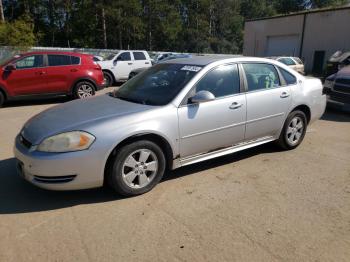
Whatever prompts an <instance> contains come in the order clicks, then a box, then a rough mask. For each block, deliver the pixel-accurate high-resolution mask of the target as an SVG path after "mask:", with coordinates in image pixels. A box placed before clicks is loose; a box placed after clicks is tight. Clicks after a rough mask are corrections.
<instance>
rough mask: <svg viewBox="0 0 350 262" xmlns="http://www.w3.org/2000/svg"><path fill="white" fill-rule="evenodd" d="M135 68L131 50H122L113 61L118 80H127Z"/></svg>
mask: <svg viewBox="0 0 350 262" xmlns="http://www.w3.org/2000/svg"><path fill="white" fill-rule="evenodd" d="M133 69H134V61H133V59H132V57H131V53H130V52H129V51H128V52H121V53H120V54H118V56H117V58H116V59H114V61H113V67H112V71H113V74H114V76H115V77H116V79H117V80H127V79H128V78H129V74H130V72H131V71H132V70H133Z"/></svg>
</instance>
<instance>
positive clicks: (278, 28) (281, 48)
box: [243, 6, 350, 73]
mask: <svg viewBox="0 0 350 262" xmlns="http://www.w3.org/2000/svg"><path fill="white" fill-rule="evenodd" d="M338 50H340V51H344V52H345V51H350V6H346V7H338V8H330V9H318V10H310V11H304V12H299V13H293V14H288V15H279V16H274V17H268V18H262V19H255V20H249V21H246V23H245V28H244V47H243V54H244V55H246V56H261V57H266V56H298V57H300V58H302V59H303V61H304V62H305V68H306V71H307V72H314V73H321V72H322V70H323V68H324V66H325V62H326V61H327V59H328V58H329V57H330V56H331V55H332V54H333V53H335V52H336V51H338Z"/></svg>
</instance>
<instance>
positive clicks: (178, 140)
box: [14, 57, 326, 196]
mask: <svg viewBox="0 0 350 262" xmlns="http://www.w3.org/2000/svg"><path fill="white" fill-rule="evenodd" d="M325 106H326V96H325V95H323V94H322V84H321V82H320V80H318V79H315V78H305V77H303V76H302V75H300V74H297V73H295V72H294V71H293V70H291V69H289V68H288V67H287V66H286V65H284V64H282V63H279V62H277V61H274V60H269V59H262V58H247V57H238V58H237V57H236V58H217V57H216V58H215V57H194V58H188V59H178V60H171V61H168V62H164V63H161V64H158V65H155V66H153V67H152V68H150V69H148V70H146V71H145V72H142V73H140V74H139V75H137V76H136V77H134V78H132V79H131V80H130V81H128V82H126V83H125V84H124V85H122V86H121V87H120V89H118V90H116V91H114V92H112V93H111V94H106V95H102V96H98V97H94V98H91V99H86V100H83V101H72V102H68V103H65V104H61V105H58V106H55V107H52V108H50V109H48V110H46V111H44V112H42V113H40V114H38V115H36V116H34V117H33V118H32V119H30V120H29V121H28V122H27V123H26V124H25V125H24V127H23V129H22V130H21V132H20V134H19V135H18V136H17V138H16V141H15V147H14V153H15V156H16V158H17V159H18V170H19V172H20V174H21V175H22V176H23V177H24V178H25V179H26V180H28V181H30V182H31V183H33V184H35V185H37V186H39V187H42V188H46V189H53V190H73V189H86V188H93V187H100V186H102V185H103V184H104V183H107V184H109V185H110V186H111V187H113V188H114V189H115V190H116V191H117V192H118V193H120V194H122V195H126V196H132V195H138V194H142V193H145V192H147V191H149V190H151V189H152V188H153V187H154V186H155V185H156V184H157V183H158V182H159V181H160V180H161V178H162V176H163V174H164V172H165V170H166V169H167V168H168V169H176V168H179V167H181V166H186V165H189V164H193V163H197V162H200V161H204V160H207V159H211V158H215V157H219V156H222V155H226V154H230V153H234V152H237V151H240V150H244V149H247V148H251V147H254V146H257V145H261V144H264V143H268V142H271V141H277V142H278V144H279V145H280V146H281V147H283V148H284V149H294V148H296V147H297V146H298V145H299V144H300V143H301V142H302V140H303V138H304V136H305V132H306V128H307V126H308V125H309V124H310V123H312V122H313V121H315V120H316V119H318V118H320V117H321V115H322V114H323V112H324V110H325Z"/></svg>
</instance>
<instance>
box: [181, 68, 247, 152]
mask: <svg viewBox="0 0 350 262" xmlns="http://www.w3.org/2000/svg"><path fill="white" fill-rule="evenodd" d="M202 90H206V91H209V92H211V93H212V94H213V95H214V96H215V98H216V99H215V100H213V101H209V102H204V103H200V104H192V103H191V102H190V101H189V102H187V103H185V104H184V105H182V106H180V107H179V109H178V117H179V129H180V156H181V158H184V157H189V156H193V155H197V154H203V153H207V152H210V151H215V150H218V149H221V148H225V147H229V146H232V145H234V144H237V143H239V142H241V141H243V139H244V132H245V120H246V99H245V95H244V94H241V93H240V80H239V73H238V66H237V65H236V64H231V65H223V66H218V67H216V68H215V69H213V70H212V71H210V72H208V73H207V74H206V75H205V76H204V77H203V78H202V79H201V80H200V81H199V82H198V83H197V84H196V85H195V86H194V88H193V89H192V90H191V92H190V94H189V95H188V96H189V97H191V96H192V95H194V94H195V93H197V92H199V91H202Z"/></svg>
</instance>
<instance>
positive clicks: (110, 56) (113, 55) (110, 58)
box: [105, 53, 117, 60]
mask: <svg viewBox="0 0 350 262" xmlns="http://www.w3.org/2000/svg"><path fill="white" fill-rule="evenodd" d="M116 55H117V54H115V53H113V54H110V55H109V56H107V57H106V58H105V60H112V59H113V58H114V57H115V56H116Z"/></svg>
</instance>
